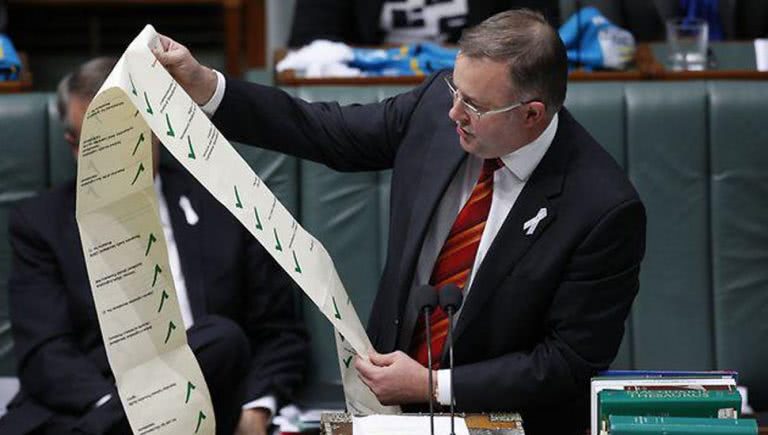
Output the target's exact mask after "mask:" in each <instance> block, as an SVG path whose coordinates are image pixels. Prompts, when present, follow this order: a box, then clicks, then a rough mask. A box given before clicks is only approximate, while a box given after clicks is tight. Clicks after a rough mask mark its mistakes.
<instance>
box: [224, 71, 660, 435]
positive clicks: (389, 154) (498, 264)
mask: <svg viewBox="0 0 768 435" xmlns="http://www.w3.org/2000/svg"><path fill="white" fill-rule="evenodd" d="M443 74H445V73H442V74H437V75H435V76H432V77H430V78H428V79H427V80H426V81H425V82H424V83H423V84H422V85H421V86H419V87H417V88H416V89H414V90H412V91H410V92H407V93H405V94H402V95H399V96H397V97H394V98H392V99H388V100H385V101H384V102H382V103H378V104H369V105H362V106H361V105H356V106H348V107H339V105H338V104H335V103H316V104H309V103H306V102H301V101H298V100H294V99H292V98H291V97H289V96H288V95H286V94H284V93H282V92H281V91H279V90H275V89H271V88H266V87H262V86H258V85H253V84H248V83H244V82H240V81H237V80H234V79H228V80H227V83H226V92H225V95H224V99H223V101H222V103H221V105H220V106H219V108H218V110H217V111H216V113H215V115H214V117H213V121H214V123H215V124H216V125H217V126H218V127H219V128H220V129H221V130H222V131H223V133H224V134H225V135H226V136H227V137H228V138H229V139H230V140H235V141H238V142H244V143H253V144H257V145H259V146H264V147H268V148H272V149H276V150H279V151H282V152H286V153H289V154H293V155H296V156H298V157H302V158H306V159H310V160H315V161H318V162H321V163H324V164H327V165H328V166H330V167H332V168H334V169H337V170H341V171H360V170H377V169H385V168H392V169H393V173H392V188H391V203H390V204H391V209H390V229H389V243H388V252H387V262H386V266H385V269H384V272H383V276H382V278H381V282H380V287H379V291H378V294H377V297H376V299H375V302H374V305H373V308H372V312H371V316H370V321H369V324H368V333H369V335H370V338H371V340H372V342H373V345H374V347H375V348H376V350H377V351H379V352H391V351H394V350H396V349H400V350H403V351H406V352H407V351H408V349H409V344H410V343H408V341H409V337H411V336H412V329H413V323H414V322H410V324H407V323H409V322H406V321H405V319H408V318H412V317H413V316H410V315H409V310H410V309H412V307H409V306H408V304H407V301H408V298H409V292H410V289H411V285H412V284H424V283H412V280H413V275H414V269H415V266H416V264H417V260H418V259H417V256H418V255H419V252H420V247H421V244H422V242H423V240H424V237H425V233H426V232H427V228H428V227H429V224H430V220H431V217H432V215H433V213H434V211H435V209H436V207H437V204H438V202H439V200H440V197H441V196H442V194H443V192H444V191H445V189H446V187H447V186H448V184H449V182H450V181H451V179H452V177H453V176H454V173H455V171H456V170H457V168H458V167H459V166H460V164H461V163H462V161H463V160H464V159H465V158H466V156H467V154H466V153H465V152H464V151H463V150H462V148H461V147H460V144H459V141H458V137H457V134H456V131H455V128H456V126H455V124H454V123H453V122H452V121H451V120H450V119H449V118H448V115H447V114H448V110H449V108H450V106H451V97H450V94H449V92H448V89H447V88H446V85H445V83H444V82H443V80H442V77H441V76H442V75H443ZM265 102H269V103H268V104H265ZM559 116H560V120H559V124H558V129H557V132H556V134H555V138H554V141H553V142H552V144H551V146H550V148H549V150H548V151H547V153H546V154H545V155H544V157H543V159H542V161H541V163H540V164H539V165H538V167H537V168H536V170H535V171H534V172H533V174H532V175H531V178H530V179H529V180H528V182H527V184H526V185H525V187H524V188H523V191H522V192H521V194H520V196H519V198H518V199H517V202H516V203H515V205H514V207H513V208H512V210H511V212H510V213H509V215H508V216H507V218H506V220H505V223H504V224H503V226H502V227H501V229H500V230H499V233H498V234H497V236H496V238H495V240H494V242H493V244H492V245H491V247H490V249H489V251H488V253H487V254H486V256H485V259H484V261H483V263H482V265H481V267H480V269H479V270H478V272H477V274H476V277H475V279H474V282H473V284H472V287H471V288H470V289H469V294H468V298H467V300H466V302H465V304H464V307H463V311H462V313H461V317H460V318H459V320H458V323H457V326H456V328H457V330H456V338H455V344H456V349H455V360H456V364H457V369H456V371H455V386H454V388H455V394H456V404H457V406H458V409H460V410H463V411H470V412H471V411H492V410H519V411H522V412H523V419H524V421H525V423H524V424H525V427H526V433H529V434H534V435H535V434H537V433H542V434H547V433H551V434H554V433H558V434H562V433H577V432H580V431H582V428H584V427H585V426H586V423H587V415H588V412H587V394H588V383H589V378H590V376H592V375H594V374H595V373H596V371H598V370H601V369H605V368H607V367H608V366H609V364H610V363H611V361H612V360H613V358H614V357H615V355H616V352H617V350H618V347H619V344H620V341H621V338H622V335H623V331H624V321H625V319H626V316H627V314H628V312H629V309H630V306H631V303H632V301H633V299H634V297H635V295H636V293H637V290H638V273H639V266H640V261H641V259H642V256H643V253H644V247H645V246H644V244H645V211H644V208H643V205H642V203H641V201H640V199H639V198H638V196H637V193H636V192H635V190H634V188H633V187H632V186H631V184H630V183H629V181H628V180H627V178H626V176H625V175H624V174H623V172H622V170H621V169H620V168H619V166H618V165H617V164H616V163H615V161H614V160H613V159H612V158H611V157H610V156H609V155H608V154H607V153H606V152H605V151H604V150H603V149H602V148H601V147H600V145H599V144H598V143H597V142H596V141H595V140H594V139H593V138H592V137H591V136H590V135H589V134H588V133H587V132H586V131H585V130H584V129H583V128H582V127H581V126H580V125H579V124H578V123H577V122H576V121H575V120H574V119H573V117H572V116H571V115H570V114H569V113H568V111H567V110H565V109H563V110H561V111H560V114H559ZM541 208H546V209H547V217H546V218H545V219H544V220H542V221H541V222H540V223H539V225H538V227H537V228H536V231H535V232H534V233H533V234H532V235H530V236H529V235H526V234H525V231H524V230H523V224H524V223H525V222H526V221H528V220H530V219H531V218H533V217H534V216H536V215H537V213H538V212H539V210H540V209H541ZM402 329H406V331H405V333H404V334H401V330H402ZM400 336H403V337H406V338H405V339H399V338H398V337H400ZM443 366H445V364H443ZM557 426H559V427H557ZM554 430H557V432H554Z"/></svg>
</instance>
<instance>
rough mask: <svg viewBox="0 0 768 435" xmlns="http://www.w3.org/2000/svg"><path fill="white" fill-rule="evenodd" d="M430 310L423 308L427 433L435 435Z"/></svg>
mask: <svg viewBox="0 0 768 435" xmlns="http://www.w3.org/2000/svg"><path fill="white" fill-rule="evenodd" d="M430 311H431V310H430V309H429V307H425V308H424V329H426V331H427V370H429V375H428V378H429V381H428V382H429V433H430V434H431V435H435V405H434V403H433V402H434V400H433V397H434V395H435V393H434V391H433V385H434V384H433V383H432V333H431V331H430V329H431V326H430V322H429V320H430Z"/></svg>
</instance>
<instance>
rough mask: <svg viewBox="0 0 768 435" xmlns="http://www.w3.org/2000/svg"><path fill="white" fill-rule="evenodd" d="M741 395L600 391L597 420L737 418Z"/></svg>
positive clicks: (687, 391) (683, 391)
mask: <svg viewBox="0 0 768 435" xmlns="http://www.w3.org/2000/svg"><path fill="white" fill-rule="evenodd" d="M740 409H741V395H739V392H738V391H735V390H715V391H706V390H641V391H610V390H605V391H601V392H600V394H599V409H598V414H599V417H598V418H599V420H601V421H602V420H605V419H607V418H608V416H610V415H634V416H661V417H708V418H738V417H739V410H740Z"/></svg>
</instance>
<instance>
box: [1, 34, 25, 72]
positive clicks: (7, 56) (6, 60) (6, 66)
mask: <svg viewBox="0 0 768 435" xmlns="http://www.w3.org/2000/svg"><path fill="white" fill-rule="evenodd" d="M20 73H21V60H20V59H19V55H18V53H16V49H15V48H13V43H11V40H10V38H8V37H7V36H6V35H3V34H0V81H12V80H18V79H19V74H20Z"/></svg>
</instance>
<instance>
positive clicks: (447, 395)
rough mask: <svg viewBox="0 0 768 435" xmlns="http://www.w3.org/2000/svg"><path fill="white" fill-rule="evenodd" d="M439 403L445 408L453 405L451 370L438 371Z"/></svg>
mask: <svg viewBox="0 0 768 435" xmlns="http://www.w3.org/2000/svg"><path fill="white" fill-rule="evenodd" d="M437 403H439V404H441V405H443V406H450V405H451V371H450V370H449V369H442V370H438V371H437Z"/></svg>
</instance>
